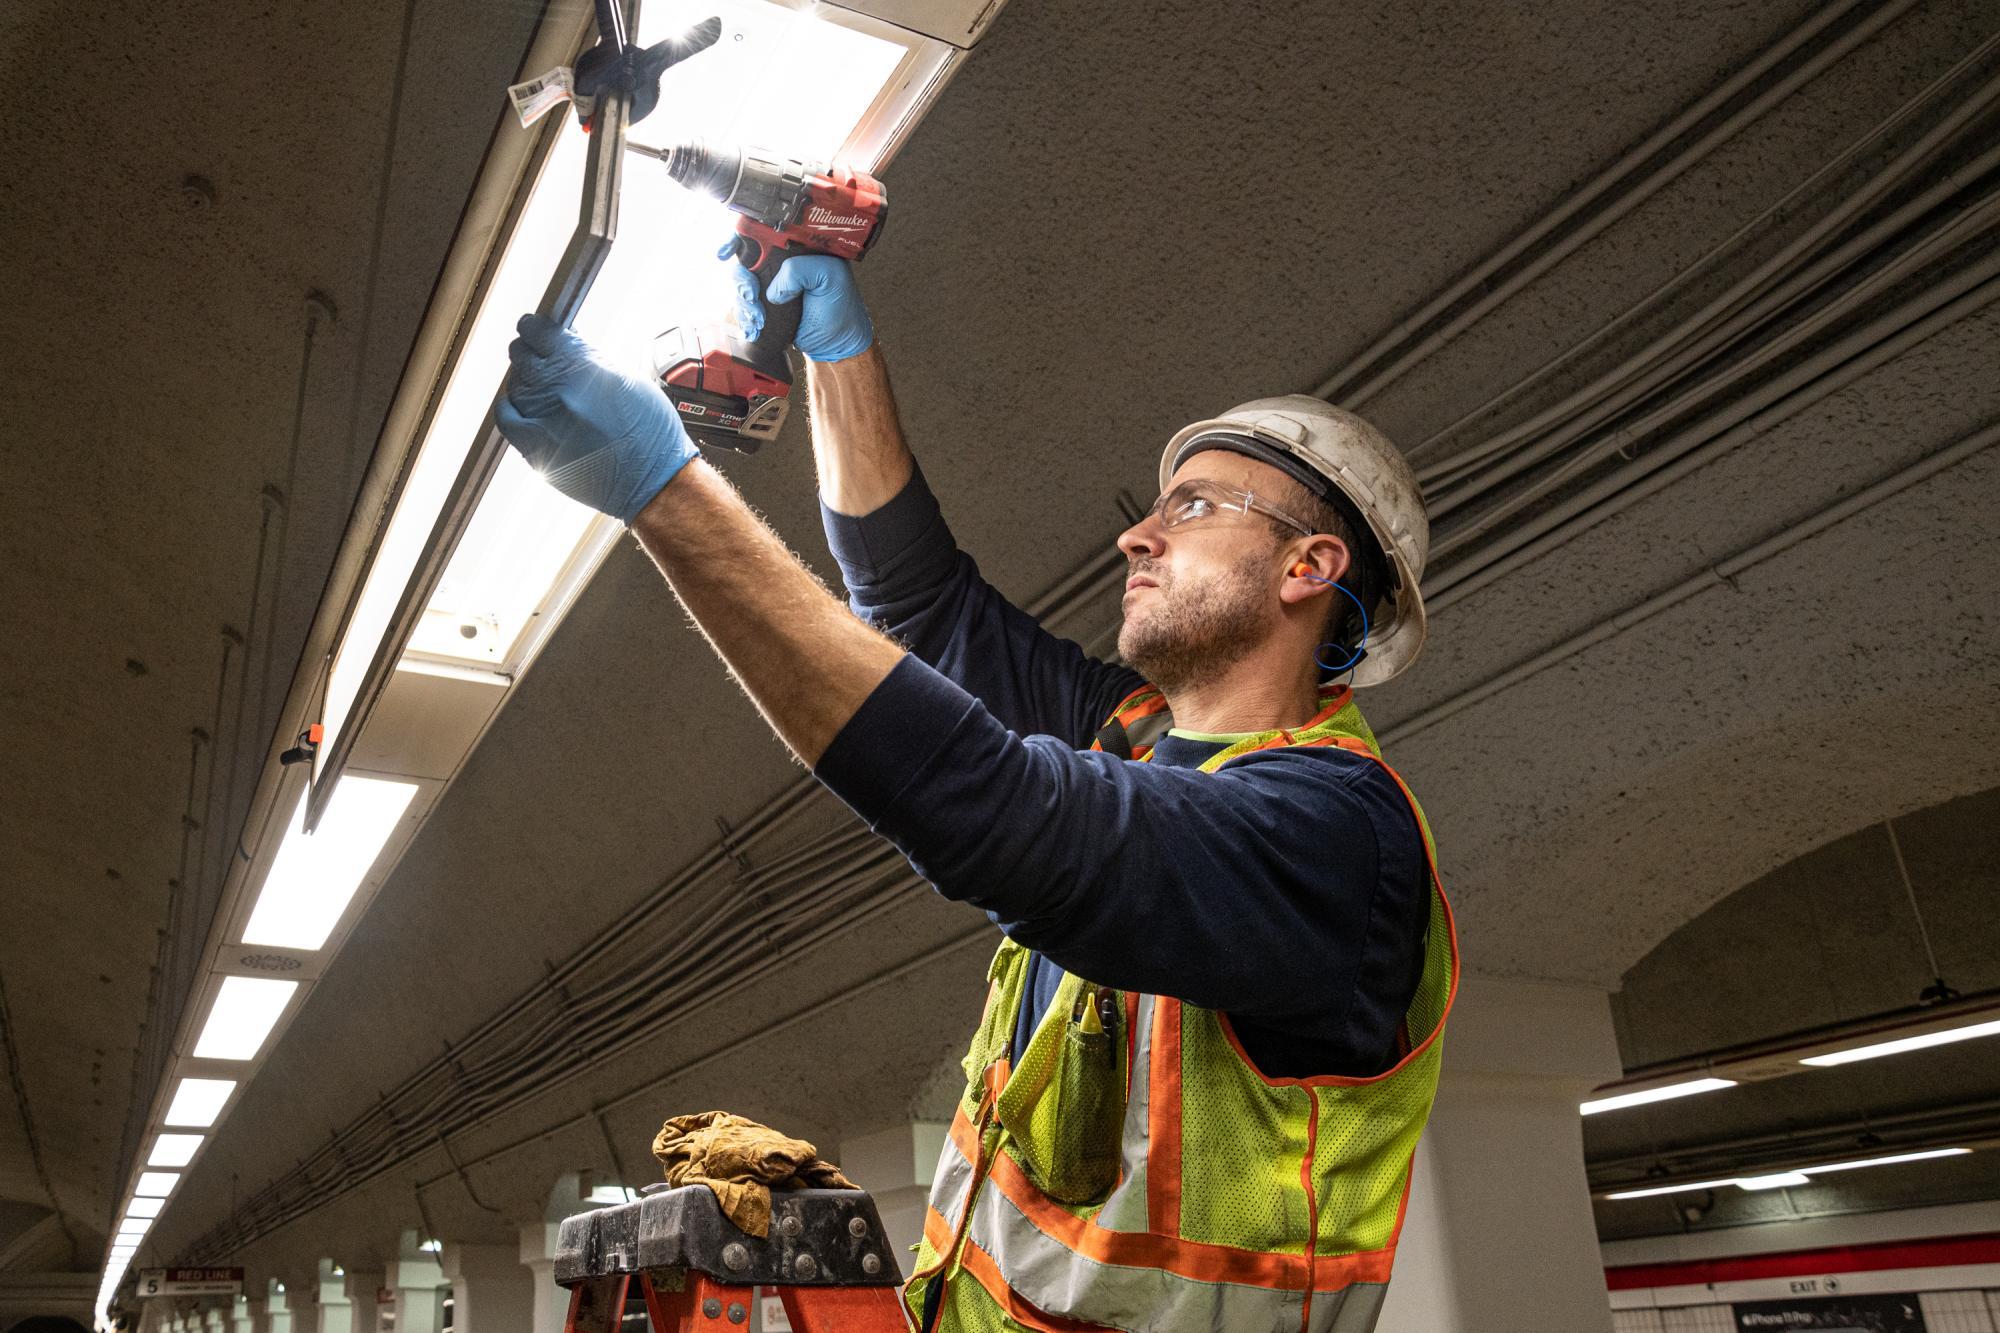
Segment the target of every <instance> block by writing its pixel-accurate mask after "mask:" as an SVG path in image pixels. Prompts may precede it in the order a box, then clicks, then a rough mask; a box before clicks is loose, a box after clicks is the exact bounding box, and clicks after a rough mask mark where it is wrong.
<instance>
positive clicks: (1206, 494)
mask: <svg viewBox="0 0 2000 1333" xmlns="http://www.w3.org/2000/svg"><path fill="white" fill-rule="evenodd" d="M1253 509H1254V510H1256V511H1257V512H1258V513H1260V514H1263V515H1265V516H1266V517H1268V518H1274V519H1276V520H1277V521H1278V522H1280V523H1282V524H1284V525H1285V526H1286V527H1288V528H1291V529H1292V530H1293V531H1295V532H1297V533H1298V534H1299V535H1300V536H1301V537H1310V536H1312V533H1313V530H1312V529H1311V528H1309V527H1307V526H1306V525H1305V524H1303V523H1301V522H1299V521H1298V520H1297V519H1295V518H1293V517H1292V516H1291V515H1290V514H1287V513H1286V512H1285V511H1284V510H1282V509H1276V508H1273V507H1272V506H1270V505H1268V504H1266V503H1264V501H1262V500H1260V499H1258V498H1257V497H1256V496H1255V495H1252V494H1251V493H1250V492H1249V491H1239V490H1237V489H1236V488H1235V487H1233V486H1223V485H1220V484H1218V483H1216V482H1213V481H1199V480H1195V481H1184V482H1182V483H1181V484H1180V485H1178V486H1176V487H1174V488H1173V489H1171V490H1169V491H1168V492H1167V493H1166V494H1164V495H1162V496H1161V497H1160V498H1159V499H1157V500H1155V501H1153V508H1152V510H1151V516H1152V517H1154V518H1157V519H1158V520H1160V526H1161V527H1163V528H1165V529H1166V530H1167V531H1168V532H1176V531H1179V530H1180V529H1182V528H1186V527H1189V526H1191V525H1194V524H1201V523H1208V522H1212V521H1214V520H1216V519H1219V518H1223V517H1226V516H1232V515H1233V516H1235V517H1238V518H1241V517H1243V516H1244V515H1246V514H1248V513H1249V512H1250V511H1251V510H1253Z"/></svg>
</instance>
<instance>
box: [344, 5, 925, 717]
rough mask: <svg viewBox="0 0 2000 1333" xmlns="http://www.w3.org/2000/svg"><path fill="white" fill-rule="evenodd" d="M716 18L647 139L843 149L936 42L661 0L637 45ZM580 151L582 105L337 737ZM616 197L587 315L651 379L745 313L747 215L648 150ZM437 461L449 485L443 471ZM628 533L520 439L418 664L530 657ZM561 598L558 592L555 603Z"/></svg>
mask: <svg viewBox="0 0 2000 1333" xmlns="http://www.w3.org/2000/svg"><path fill="white" fill-rule="evenodd" d="M710 13H719V14H720V16H721V18H722V20H723V24H724V30H725V31H724V40H723V41H721V42H720V43H718V44H717V45H716V46H715V47H713V48H712V49H710V50H708V51H705V52H703V53H702V54H701V56H700V57H699V58H697V59H693V60H689V61H686V62H684V63H683V64H680V65H676V66H675V67H674V68H672V69H671V70H669V71H668V72H667V74H666V76H665V78H664V79H663V81H662V87H661V98H662V101H663V102H667V103H671V104H672V105H673V106H674V107H675V109H676V114H674V115H672V116H660V117H656V118H654V119H651V120H648V121H646V122H644V123H642V124H641V125H640V126H638V127H637V128H636V129H635V131H634V132H633V133H632V134H631V136H630V137H631V140H632V142H634V143H640V144H649V145H652V146H654V147H664V146H666V145H668V144H670V143H675V142H679V141H681V140H683V139H689V138H697V137H699V138H705V139H707V140H708V141H709V142H712V143H718V144H752V145H758V146H762V147H766V148H769V149H770V150H771V151H774V152H781V153H784V154H786V155H787V156H793V157H801V158H807V159H818V160H825V159H829V158H832V157H834V156H835V155H836V154H837V153H838V152H839V150H840V148H841V147H842V145H843V144H844V143H845V142H846V141H847V139H848V137H849V136H850V134H851V133H852V132H853V131H854V129H855V127H856V126H857V125H858V124H859V123H860V122H861V121H862V120H863V118H864V117H865V116H866V115H867V114H868V112H869V110H870V108H871V107H872V106H873V105H874V104H875V103H876V102H877V100H878V99H879V98H880V97H881V95H882V93H883V90H884V89H885V88H886V87H888V86H889V85H890V83H891V81H892V79H894V78H895V77H896V75H897V73H898V71H899V70H901V69H902V68H903V66H904V65H905V63H906V62H907V61H909V60H911V59H913V58H914V56H913V54H912V53H913V50H915V49H917V48H923V47H929V46H935V45H939V44H937V43H932V42H930V40H929V39H927V38H922V37H917V36H914V35H912V34H908V33H902V32H900V31H899V30H896V29H893V28H890V27H888V26H887V25H872V29H873V30H870V31H863V30H861V29H862V28H863V27H871V21H869V20H866V19H862V18H859V17H857V18H855V19H853V20H852V21H851V22H848V21H845V20H846V16H845V15H843V16H842V17H843V21H842V22H834V21H830V20H829V19H828V18H827V17H825V16H823V15H821V14H817V13H815V12H813V11H812V10H811V8H810V7H806V8H793V7H791V6H787V5H778V4H771V3H767V2H766V0H724V3H722V4H720V5H719V6H718V5H716V4H713V3H709V2H707V0H703V2H702V3H695V2H694V0H667V2H666V3H660V2H659V0H655V2H654V3H649V4H648V5H646V6H645V8H644V11H643V14H642V20H641V25H640V31H639V35H638V38H637V40H638V41H639V42H640V43H641V44H648V43H651V42H654V41H657V40H660V39H662V38H667V37H674V36H678V35H679V34H680V33H682V32H684V31H685V30H686V29H687V28H688V27H689V26H690V25H691V24H693V23H695V22H698V21H700V20H701V19H703V18H705V17H707V15H709V14H710ZM910 43H915V44H916V47H913V46H912V45H910ZM583 158H584V139H583V136H582V135H581V134H579V133H577V132H576V127H575V125H574V123H573V118H571V120H570V121H569V122H566V124H565V126H564V129H563V131H562V138H561V139H559V141H558V143H557V146H556V148H555V150H554V152H553V154H552V155H551V157H550V159H549V161H548V165H547V166H546V168H545V169H544V172H543V175H542V177H541V179H540V180H539V181H538V182H537V184H536V186H535V189H534V193H533V194H532V195H531V196H530V198H529V200H528V203H527V205H526V207H525V208H524V209H523V211H522V214H521V221H520V223H519V224H518V226H517V228H516V230H515V232H514V234H513V236H512V237H510V239H509V242H508V246H507V251H506V255H505V258H504V259H503V261H502V263H501V264H500V265H499V267H498V271H497V275H496V278H495V281H494V284H493V286H492V288H491V289H490V290H489V292H488V293H487V296H486V298H485V300H484V302H483V304H482V305H481V308H480V310H479V312H478V314H477V316H476V317H475V319H474V322H473V325H472V328H471V331H470V333H469V334H468V337H467V341H466V344H465V347H464V349H463V351H462V353H461V355H460V358H459V361H458V363H457V365H456V367H455V368H454V373H453V374H452V376H451V379H450V382H449V383H448V384H447V385H446V388H445V392H444V394H443V396H442V398H441V400H440V402H439V406H438V409H437V411H436V413H435V414H434V415H433V418H432V421H431V426H430V430H429V432H428V434H427V435H426V437H425V440H424V442H423V445H422V448H421V450H420V453H419V459H418V463H417V465H416V468H415V469H413V471H412V474H411V477H412V480H411V483H410V485H409V487H408V488H407V489H406V491H405V496H404V499H403V500H402V501H399V506H398V512H397V514H396V516H395V517H394V518H392V521H391V525H390V530H389V532H388V533H387V534H386V535H385V538H384V541H383V545H382V551H383V555H382V556H379V557H378V560H377V566H378V567H379V568H381V569H383V570H385V571H392V572H394V573H395V575H396V577H394V578H385V579H384V580H382V583H381V587H380V588H379V589H378V587H377V579H376V576H375V571H374V570H372V569H371V572H370V577H369V583H368V585H367V588H366V590H365V591H364V594H363V597H362V603H363V606H362V607H361V609H359V610H357V613H356V615H355V617H354V620H353V623H354V625H355V627H356V628H355V629H353V630H350V635H349V638H350V640H353V641H355V642H356V643H357V647H356V648H355V649H354V650H352V651H350V650H349V649H348V648H347V646H346V642H343V646H342V649H341V653H340V656H339V658H338V660H337V661H336V663H335V667H334V672H333V678H332V684H331V685H330V687H329V691H328V693H329V707H328V709H327V717H326V722H327V726H328V738H327V739H328V741H329V743H330V742H331V740H332V739H333V735H334V733H336V732H337V731H338V730H339V728H340V727H341V726H343V725H345V717H346V711H347V710H348V708H349V707H351V703H352V698H353V695H354V693H355V691H356V690H357V689H358V687H359V677H360V671H361V669H363V668H365V666H366V660H365V658H366V656H368V655H372V652H373V642H374V641H375V640H377V639H379V636H380V634H381V632H382V630H383V629H386V626H387V604H388V603H389V602H391V601H393V597H392V596H391V593H392V591H400V589H401V587H402V586H403V585H404V584H405V583H407V580H408V571H409V570H411V569H413V568H414V566H415V556H416V552H417V551H418V550H419V549H420V543H421V540H422V539H423V538H425V537H427V536H428V535H429V532H430V529H431V523H432V520H433V518H434V516H435V514H436V511H437V509H438V507H439V506H441V505H442V503H443V499H444V494H445V491H444V489H443V488H444V485H445V483H447V482H448V481H449V480H450V478H451V476H452V475H454V474H455V469H456V460H457V459H459V458H462V457H463V454H464V448H465V441H467V440H470V439H471V438H472V437H473V435H474V434H475V433H476V432H477V430H478V427H479V423H480V422H481V421H482V420H483V419H484V415H485V411H486V407H487V405H488V404H489V403H490V402H491V401H492V397H493V393H494V391H495V389H496V388H497V387H498V385H499V383H500V381H501V377H502V375H503V374H504V373H505V370H506V363H505V359H504V358H505V352H506V344H507V342H508V341H509V339H511V337H512V336H513V325H514V321H515V320H516V319H517V318H518V316H519V314H520V312H521V311H523V310H525V309H528V308H530V307H531V306H532V305H533V304H534V303H535V301H536V300H537V299H538V298H539V296H540V294H541V291H542V289H543V287H545V286H546V284H547V281H548V277H549V274H550V273H551V272H553V270H554V266H555V263H556V260H557V258H558V256H560V254H561V253H562V251H563V248H564V246H565V245H566V244H567V242H568V238H569V234H570V231H571V229H572V228H573V226H574V225H575V214H576V205H575V196H576V191H577V188H578V185H579V184H580V182H581V179H582V172H583ZM857 165H863V166H867V165H872V161H871V162H862V163H858V164H857ZM619 209H620V213H621V217H622V222H621V228H622V230H623V231H624V232H625V234H626V235H627V236H628V237H632V236H637V237H642V238H643V240H642V241H641V242H640V243H637V244H634V243H633V242H632V241H630V240H628V241H627V242H626V243H625V244H624V245H620V246H616V247H614V248H613V249H612V251H611V254H610V256H609V258H608V259H607V260H606V263H605V267H604V269H603V271H602V273H600V275H599V276H598V279H597V282H596V283H595V285H594V286H593V287H592V289H591V293H590V296H589V299H588V300H587V301H586V302H585V303H584V306H583V309H582V310H581V311H580V312H579V313H578V316H577V319H576V327H577V331H578V332H579V333H580V334H582V335H583V336H584V337H585V338H587V339H589V340H591V341H592V342H593V343H595V344H596V345H597V346H598V348H600V349H601V350H602V351H603V352H604V353H605V354H606V355H607V356H609V357H611V358H612V359H614V360H616V361H619V362H620V363H623V364H625V365H626V368H627V369H629V370H631V371H633V372H634V373H637V374H640V375H648V374H649V373H650V370H651V366H650V351H651V347H652V343H653V340H654V338H655V337H656V336H657V335H658V334H659V333H660V332H661V331H662V330H663V329H664V328H666V327H667V326H668V325H671V324H675V323H682V322H686V323H699V322H704V321H706V320H714V319H722V318H726V317H727V315H728V314H729V313H730V312H731V311H732V309H733V299H734V298H733V294H732V289H731V287H730V285H729V284H728V282H727V281H726V277H725V270H724V268H723V266H722V265H721V264H719V263H718V262H717V261H716V260H715V257H714V253H715V248H716V245H717V243H718V242H719V241H720V240H721V239H722V238H723V237H725V236H727V235H728V234H729V232H730V230H731V228H732V227H733V226H734V221H735V219H734V215H733V214H731V213H729V212H728V211H727V210H725V209H723V208H722V207H721V206H720V205H719V204H718V203H716V202H715V201H714V200H711V199H707V198H705V197H703V196H700V195H697V194H694V193H692V192H690V191H688V190H685V189H683V188H682V187H680V186H679V185H677V184H675V183H674V182H673V181H672V180H671V179H670V178H669V177H668V176H667V174H666V171H665V168H664V167H663V166H662V165H661V164H660V163H659V162H657V161H655V160H654V159H652V158H649V157H644V156H640V155H634V156H632V157H629V158H628V159H627V161H626V164H625V174H624V182H623V186H622V190H621V193H620V196H619ZM434 458H435V459H436V461H435V463H434V461H433V460H434ZM447 463H449V467H450V470H449V471H448V470H447ZM432 467H436V469H437V478H436V480H435V483H434V484H433V481H432V479H431V478H430V476H429V475H428V472H429V469H431V468H432ZM420 482H421V483H423V484H419V483H420ZM405 507H409V508H410V509H411V510H412V512H413V515H414V514H418V513H420V514H421V515H423V518H422V521H421V522H416V521H412V522H411V523H410V524H409V525H408V526H409V531H408V533H407V534H405V533H403V532H401V531H400V530H399V529H401V528H402V527H403V526H404V525H403V523H402V511H403V509H404V508H405ZM616 536H617V531H616V528H615V526H614V525H610V524H607V523H606V522H605V521H603V520H600V519H598V518H596V517H595V516H594V515H593V514H592V513H591V512H590V511H589V510H587V509H585V508H584V507H583V506H581V505H578V504H576V503H574V502H573V501H570V500H568V499H566V498H565V497H563V496H562V495H561V494H559V493H557V492H556V491H554V490H553V489H552V488H550V487H548V486H547V485H545V484H544V483H543V482H542V481H541V479H540V478H539V477H537V476H536V475H535V474H534V472H533V470H532V469H530V468H529V467H528V466H527V465H526V464H525V463H524V462H522V461H521V459H520V458H519V457H518V456H516V455H515V454H513V453H511V452H509V453H508V454H507V455H505V457H504V458H503V461H502V462H501V465H500V469H499V471H498V472H497V473H496V474H495V476H494V478H493V481H492V483H491V485H490V486H489V487H488V489H487V492H486V494H485V496H484V497H483V498H482V499H481V501H480V504H479V508H478V509H477V511H476V512H475V513H474V514H473V517H472V521H471V523H470V524H469V525H468V526H467V529H466V532H465V534H464V536H463V538H462V539H461V540H460V543H459V546H458V549H457V551H456V552H455V553H454V554H453V557H452V560H451V562H450V564H449V565H448V567H447V568H446V569H445V571H444V573H443V575H442V577H441V578H440V580H439V582H438V585H437V587H436V589H435V590H434V591H433V594H432V597H431V600H430V603H429V605H428V606H427V607H426V608H425V611H424V615H423V616H422V618H421V619H420V620H419V622H418V624H417V626H416V628H415V630H414V631H413V632H412V634H411V638H410V642H409V644H408V653H409V655H410V660H411V661H412V662H423V661H442V662H458V663H464V664H466V665H469V666H475V667H484V668H487V669H489V670H493V671H499V672H512V671H515V670H518V669H519V668H520V666H521V665H523V664H524V663H525V661H526V660H527V659H528V658H530V657H532V655H533V651H534V647H535V645H536V644H538V643H539V641H540V637H541V635H542V634H543V633H545V632H546V630H547V628H548V627H549V625H550V624H551V623H552V622H553V620H554V619H555V618H556V617H558V616H559V615H560V614H561V612H562V610H563V607H562V605H560V603H561V602H563V601H565V600H566V596H567V594H569V593H573V592H574V590H575V584H576V583H577V582H578V581H579V580H578V577H577V573H578V571H579V570H581V571H582V574H583V575H586V576H587V573H588V571H589V569H590V568H592V567H594V565H595V563H596V561H597V560H598V559H599V558H601V557H602V555H603V553H604V551H605V549H606V548H608V546H609V545H610V544H611V542H613V541H615V540H616ZM391 585H393V589H392V588H391ZM552 599H553V600H554V601H556V602H557V603H558V605H555V606H551V605H549V603H550V602H551V600H552ZM375 603H379V605H377V604H375ZM377 626H379V628H377ZM363 640H366V641H367V644H368V647H367V652H366V653H365V654H364V653H363V652H362V651H361V648H360V646H359V644H360V642H361V641H363ZM321 752H322V753H326V752H327V751H326V749H325V748H324V747H323V748H322V751H321Z"/></svg>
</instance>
